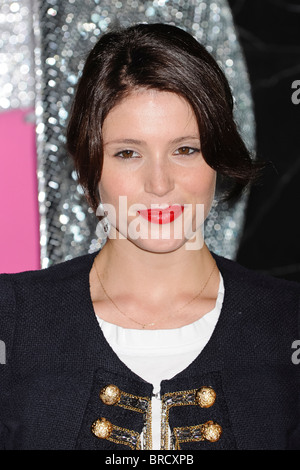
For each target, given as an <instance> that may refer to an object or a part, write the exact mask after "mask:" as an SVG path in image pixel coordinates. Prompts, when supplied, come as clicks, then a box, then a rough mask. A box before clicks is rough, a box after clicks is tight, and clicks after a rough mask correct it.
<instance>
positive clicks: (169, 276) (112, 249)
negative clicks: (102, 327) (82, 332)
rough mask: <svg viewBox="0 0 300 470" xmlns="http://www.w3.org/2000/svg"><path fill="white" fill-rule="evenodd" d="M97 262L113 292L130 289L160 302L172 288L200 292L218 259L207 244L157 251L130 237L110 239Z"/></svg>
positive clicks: (174, 290) (120, 293)
mask: <svg viewBox="0 0 300 470" xmlns="http://www.w3.org/2000/svg"><path fill="white" fill-rule="evenodd" d="M96 263H97V268H98V270H99V271H100V272H101V277H102V280H103V282H104V284H105V286H106V287H107V288H108V290H109V292H110V293H111V295H112V296H114V295H117V294H118V295H122V293H128V292H130V293H132V295H134V296H135V297H136V298H138V299H139V298H140V299H145V298H147V300H148V301H149V302H153V303H159V301H160V300H162V301H164V302H165V300H166V296H167V295H168V293H170V292H172V293H173V294H172V295H174V294H176V293H178V292H197V290H199V287H200V286H201V285H202V284H204V282H205V281H206V279H207V277H208V276H209V273H210V271H211V269H212V267H213V264H214V260H213V258H212V255H211V254H210V252H209V250H208V248H207V246H206V245H205V244H204V245H203V247H202V248H201V249H198V250H186V249H185V246H184V245H183V246H181V247H180V248H179V249H177V250H174V251H172V252H167V253H153V252H149V251H146V250H143V249H141V248H139V247H137V246H136V245H135V244H133V243H132V242H131V241H129V240H127V239H125V240H111V239H108V240H107V243H106V244H105V246H104V247H103V249H102V250H101V252H100V253H99V254H98V255H97V257H96Z"/></svg>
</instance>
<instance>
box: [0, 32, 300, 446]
mask: <svg viewBox="0 0 300 470" xmlns="http://www.w3.org/2000/svg"><path fill="white" fill-rule="evenodd" d="M68 146H69V150H70V153H71V154H72V156H73V158H74V161H75V167H76V170H77V173H78V178H79V182H80V184H81V185H82V187H83V188H84V190H85V194H86V196H87V199H88V201H89V203H90V205H91V207H92V208H93V209H94V211H95V212H96V213H97V214H99V210H100V212H101V210H102V214H101V218H100V219H101V222H103V221H102V218H103V215H105V213H107V218H108V223H109V225H110V231H109V233H108V234H107V235H108V236H107V241H106V243H105V245H104V247H103V248H102V250H101V251H99V252H97V253H94V254H90V255H85V256H82V257H79V258H76V259H74V260H71V261H67V262H64V263H61V264H58V265H56V266H52V267H50V268H47V269H45V270H42V271H36V272H25V273H19V274H12V275H5V274H4V275H1V277H0V280H1V290H0V292H1V324H0V325H1V330H0V331H1V340H2V341H4V342H5V345H6V348H7V349H6V350H7V362H6V364H5V366H2V368H1V374H2V376H1V384H2V385H1V387H2V389H1V398H0V400H1V401H0V422H1V428H0V429H1V431H2V432H1V440H0V442H1V445H2V447H3V448H18V449H41V448H42V449H102V450H124V449H125V450H130V449H132V450H135V449H145V450H149V449H177V450H193V449H199V450H202V449H292V448H300V437H299V436H300V434H299V415H298V411H297V406H298V401H299V391H298V390H299V388H298V387H299V368H297V365H295V364H294V363H293V361H292V353H293V350H292V344H293V343H294V341H295V340H297V339H298V337H299V331H298V318H299V298H300V288H299V285H298V284H294V283H289V282H286V281H282V280H276V279H273V278H270V277H267V276H262V275H259V274H255V273H253V272H251V271H249V270H247V269H245V268H242V267H241V266H239V265H237V264H236V263H234V262H232V261H229V260H226V259H224V258H221V257H218V256H216V255H214V254H212V253H210V252H209V250H208V249H207V247H206V245H205V241H204V240H203V238H202V225H203V221H204V220H205V217H206V216H207V214H208V212H209V209H210V206H211V203H212V200H213V197H214V193H215V187H216V179H217V176H218V178H219V180H220V182H219V184H220V186H219V187H220V188H223V189H222V191H223V195H222V196H223V197H224V198H227V199H230V198H235V197H237V196H238V195H239V194H240V193H241V192H242V191H243V190H244V188H245V187H246V186H247V184H248V183H249V182H250V181H251V180H253V179H254V178H255V176H256V174H257V169H258V168H259V167H258V165H256V164H254V163H253V161H252V160H251V158H250V156H249V154H248V152H247V149H246V148H245V145H244V144H243V142H242V140H241V138H240V136H239V134H238V132H237V129H236V126H235V124H234V121H233V117H232V97H231V93H230V89H229V86H228V84H227V81H226V79H225V77H224V75H223V73H222V72H221V70H220V69H219V67H218V65H217V64H216V63H215V61H214V59H213V58H212V57H211V56H210V55H209V54H208V53H207V52H206V50H205V49H204V47H202V46H201V45H199V44H198V42H197V41H195V40H194V39H193V38H192V37H191V36H190V35H189V34H187V33H185V32H184V31H182V30H180V29H178V28H175V27H174V26H167V25H161V24H154V25H146V24H142V25H136V26H133V27H130V28H128V29H126V30H121V31H117V32H112V33H108V34H106V35H104V36H102V37H101V38H100V40H99V42H98V43H97V44H96V46H95V47H94V49H93V50H92V51H91V53H90V54H89V56H88V58H87V61H86V64H85V68H84V70H83V73H82V77H81V79H80V82H79V84H78V89H77V94H76V97H75V100H74V105H73V109H72V114H71V118H70V123H69V128H68ZM100 202H101V203H102V205H101V204H100ZM99 204H100V206H99ZM103 209H104V210H103ZM102 225H103V223H102Z"/></svg>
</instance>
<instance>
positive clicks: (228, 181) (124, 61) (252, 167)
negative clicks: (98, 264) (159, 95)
mask: <svg viewBox="0 0 300 470" xmlns="http://www.w3.org/2000/svg"><path fill="white" fill-rule="evenodd" d="M141 88H145V89H157V90H161V91H169V92H173V93H177V94H179V95H181V96H183V97H184V98H185V99H186V100H187V101H188V102H189V104H190V105H191V106H192V108H193V110H194V112H195V115H196V119H197V121H198V125H199V131H200V138H201V149H202V153H203V157H204V159H205V160H206V162H207V163H208V165H210V166H211V167H212V168H213V169H214V170H216V171H217V174H218V177H220V176H221V180H223V183H224V182H225V185H223V187H224V188H226V191H225V192H224V194H223V196H224V199H226V200H229V199H232V198H236V197H237V196H239V195H240V194H241V193H242V191H243V190H244V188H245V187H246V186H247V185H248V183H249V182H250V181H251V180H253V179H254V178H255V176H256V173H257V166H258V165H257V164H256V163H255V162H254V161H253V159H251V156H250V155H249V152H248V150H247V148H246V146H245V144H244V142H243V140H242V138H241V137H240V135H239V132H238V131H237V127H236V124H235V122H234V119H233V99H232V95H231V91H230V87H229V85H228V82H227V79H226V78H225V75H224V73H223V72H222V70H221V69H220V67H219V66H218V65H217V63H216V61H215V60H214V59H213V57H212V56H211V55H210V54H209V53H208V52H207V50H206V49H205V47H204V46H202V45H201V44H199V42H198V41H196V39H194V38H193V37H192V36H191V35H190V34H188V33H187V32H185V31H183V30H182V29H180V28H177V27H175V26H171V25H166V24H138V25H135V26H131V27H129V28H127V29H121V30H117V31H112V32H109V33H106V34H104V35H103V36H102V37H101V38H100V39H99V41H98V42H97V44H96V45H95V46H94V48H93V49H92V51H91V52H90V54H89V55H88V57H87V60H86V63H85V66H84V69H83V72H82V76H81V78H80V80H79V82H78V86H77V92H76V96H75V100H74V102H73V107H72V111H71V115H70V120H69V125H68V130H67V145H68V150H69V152H70V153H71V155H72V156H73V158H74V162H75V169H76V172H77V175H78V181H79V183H80V184H81V186H82V187H83V190H84V192H85V195H86V198H87V200H88V202H89V204H90V205H91V207H92V208H93V210H94V211H95V212H96V209H97V207H98V204H99V192H98V183H99V180H100V178H101V171H102V165H103V142H102V131H101V129H102V125H103V121H104V119H105V117H106V116H107V114H108V113H109V111H110V110H111V109H112V108H113V107H114V106H115V105H116V104H117V103H118V102H119V101H120V100H122V99H123V98H124V97H125V96H126V95H127V94H129V93H131V92H132V91H134V90H135V89H141Z"/></svg>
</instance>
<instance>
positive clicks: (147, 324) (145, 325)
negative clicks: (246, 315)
mask: <svg viewBox="0 0 300 470" xmlns="http://www.w3.org/2000/svg"><path fill="white" fill-rule="evenodd" d="M93 265H94V266H95V270H96V273H97V277H98V279H99V282H100V284H101V287H102V289H103V292H104V293H105V295H106V297H107V298H108V300H109V301H110V302H111V303H112V304H113V305H114V306H115V308H116V309H117V310H118V311H119V312H120V313H121V314H122V315H124V317H126V318H129V320H131V321H133V322H134V323H136V324H137V325H139V326H141V327H142V329H143V330H144V329H145V328H147V327H148V326H154V325H155V323H157V322H154V323H140V322H138V321H137V320H135V319H134V318H132V317H131V316H130V315H128V314H127V313H125V312H123V311H122V310H121V309H120V308H119V307H118V305H117V304H116V303H115V302H114V301H113V299H112V298H111V297H110V296H109V295H108V293H107V292H106V290H105V288H104V285H103V283H102V281H101V277H100V275H99V273H98V270H97V266H96V261H95V260H94V263H93ZM216 267H217V265H216V263H214V266H213V268H212V270H211V272H210V274H209V276H208V278H207V280H206V282H205V283H204V285H203V286H202V288H201V290H200V291H199V292H198V294H196V295H195V297H193V298H192V299H191V300H189V301H188V302H187V303H186V304H184V305H183V306H182V307H180V308H179V309H178V310H175V312H173V315H174V314H175V313H178V312H180V311H181V310H183V309H184V308H186V307H187V306H188V305H189V304H191V303H192V302H193V301H194V300H196V299H197V297H199V296H200V295H201V294H202V292H203V291H204V289H205V288H206V286H207V284H208V283H209V281H210V278H211V277H212V275H213V273H214V271H215V269H216Z"/></svg>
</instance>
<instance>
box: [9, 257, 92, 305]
mask: <svg viewBox="0 0 300 470" xmlns="http://www.w3.org/2000/svg"><path fill="white" fill-rule="evenodd" d="M92 259H93V254H87V255H82V256H78V257H75V258H72V259H70V260H68V261H62V262H60V263H57V264H54V265H51V266H49V267H47V268H44V269H37V270H31V271H22V272H18V273H3V274H0V299H1V300H3V299H4V298H5V297H6V294H7V295H8V293H9V292H10V293H11V292H12V291H13V290H15V289H17V288H18V287H19V288H22V286H23V287H26V286H27V287H29V286H31V287H32V288H33V287H34V286H37V285H39V284H41V285H45V286H46V285H47V284H49V283H50V284H55V283H61V282H68V281H69V282H72V280H74V278H76V276H80V274H82V273H83V272H87V270H88V268H89V265H91V263H92Z"/></svg>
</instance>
